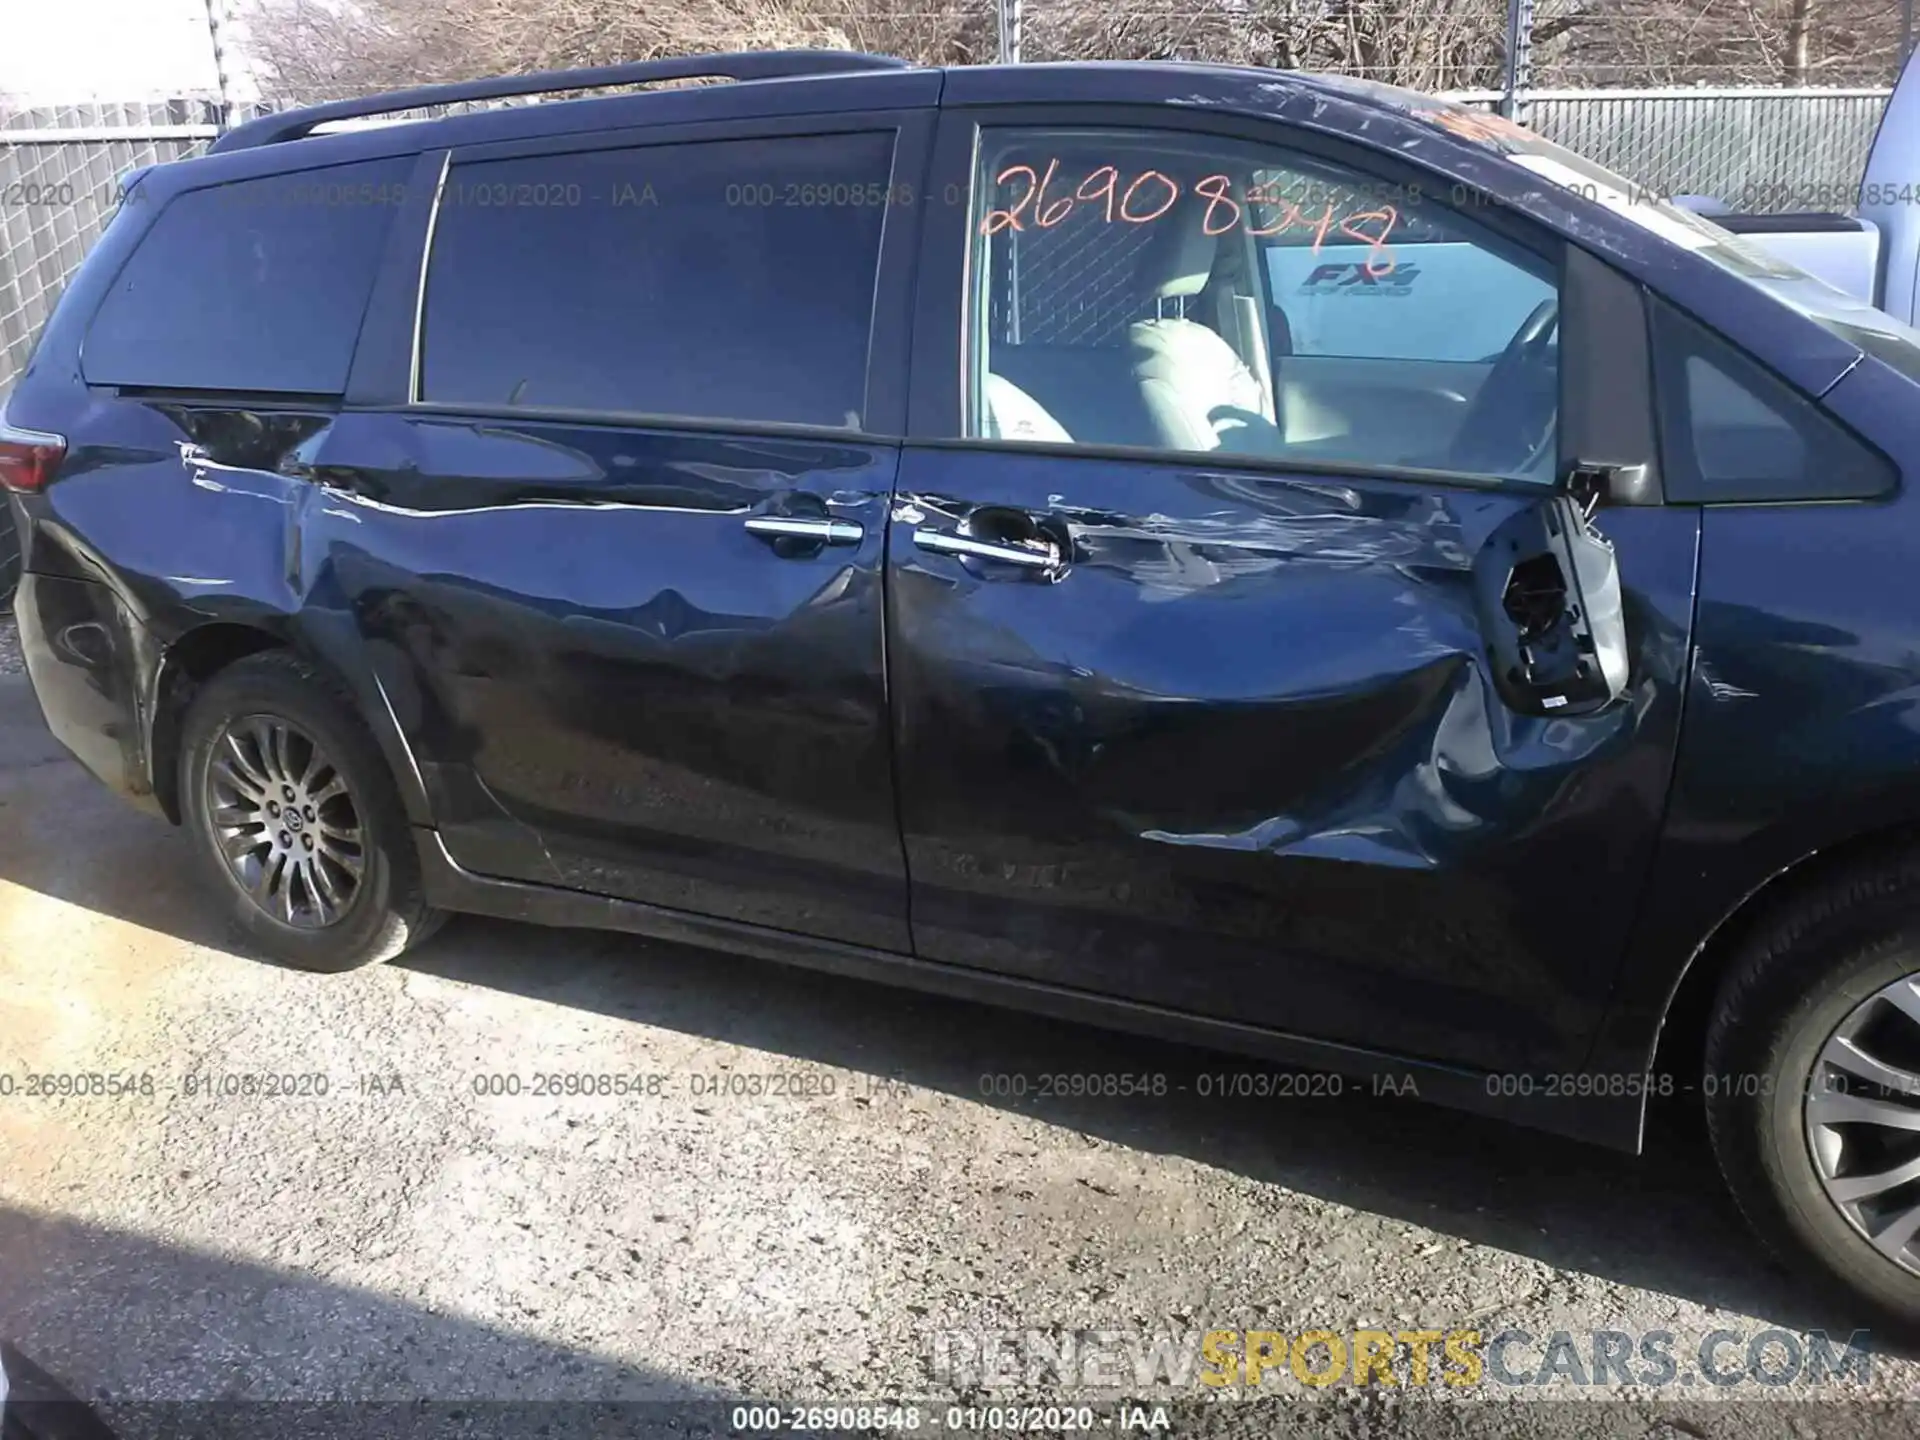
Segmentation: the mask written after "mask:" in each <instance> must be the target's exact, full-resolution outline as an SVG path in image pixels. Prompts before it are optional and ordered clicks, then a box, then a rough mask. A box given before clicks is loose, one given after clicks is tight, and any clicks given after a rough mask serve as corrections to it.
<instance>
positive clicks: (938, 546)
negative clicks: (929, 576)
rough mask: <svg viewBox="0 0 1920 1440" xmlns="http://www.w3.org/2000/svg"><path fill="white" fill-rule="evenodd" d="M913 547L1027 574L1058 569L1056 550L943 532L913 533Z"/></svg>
mask: <svg viewBox="0 0 1920 1440" xmlns="http://www.w3.org/2000/svg"><path fill="white" fill-rule="evenodd" d="M913 543H914V544H916V545H918V546H919V547H920V548H921V549H922V550H931V551H933V552H934V553H935V554H936V555H959V556H963V557H965V558H967V559H971V560H997V561H999V562H1000V563H1001V564H1002V565H1019V566H1022V567H1024V568H1026V569H1028V570H1054V569H1058V568H1059V565H1060V551H1059V548H1058V547H1057V546H1054V545H1047V546H1046V547H1045V548H1042V547H1041V546H1039V545H1018V544H1014V543H1012V542H1001V541H997V540H975V539H974V538H973V537H972V536H970V535H955V534H952V533H950V532H949V531H946V530H916V531H914V532H913Z"/></svg>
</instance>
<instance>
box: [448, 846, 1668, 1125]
mask: <svg viewBox="0 0 1920 1440" xmlns="http://www.w3.org/2000/svg"><path fill="white" fill-rule="evenodd" d="M413 833H414V841H415V849H416V850H417V852H418V854H419V857H420V873H421V880H422V884H423V887H424V889H425V892H426V899H427V902H428V903H429V904H431V905H434V906H437V907H439V908H441V909H445V910H453V911H458V912H460V913H463V914H471V915H488V916H492V917H494V918H496V919H501V920H517V921H520V922H521V923H523V924H530V925H550V926H555V927H559V928H578V929H591V930H618V931H622V932H625V933H627V934H630V935H643V936H646V937H647V938H649V939H654V940H668V941H674V942H678V943H680V944H686V945H693V946H698V947H700V948H703V949H712V950H724V951H728V952H731V953H733V954H736V955H748V956H752V957H754V958H755V959H760V960H771V961H773V962H775V963H776V964H781V965H794V966H799V967H801V968H803V969H808V970H818V971H823V972H826V973H828V974H833V975H843V976H846V977H848V978H851V979H857V980H872V981H877V982H878V983H880V984H883V985H894V986H900V987H904V988H906V989H912V990H921V991H926V992H929V993H931V994H936V995H946V996H950V997H952V998H953V999H957V1000H970V1001H974V1002H976V1003H979V1004H984V1005H997V1006H1000V1007H1002V1008H1005V1009H1012V1010H1020V1011H1024V1012H1026V1013H1028V1014H1036V1015H1047V1016H1051V1017H1053V1018H1055V1019H1060V1020H1069V1021H1074V1022H1077V1023H1080V1024H1087V1025H1093V1026H1097V1027H1099V1028H1102V1029H1108V1030H1125V1031H1131V1032H1133V1033H1135V1034H1141V1035H1150V1036H1154V1037H1155V1038H1158V1039H1162V1040H1170V1041H1174V1042H1176V1043H1179V1044H1186V1045H1193V1046H1196V1047H1200V1048H1203V1049H1213V1050H1224V1051H1230V1052H1233V1053H1236V1054H1242V1055H1249V1056H1257V1057H1259V1058H1261V1059H1265V1060H1271V1061H1273V1062H1275V1063H1276V1064H1280V1065H1285V1066H1294V1067H1298V1068H1300V1069H1305V1070H1325V1071H1332V1072H1335V1073H1338V1074H1341V1075H1345V1076H1351V1077H1354V1078H1358V1079H1364V1080H1367V1081H1369V1083H1372V1079H1373V1077H1374V1076H1380V1077H1382V1088H1383V1092H1384V1091H1385V1090H1386V1089H1388V1088H1389V1087H1388V1085H1387V1080H1388V1078H1389V1077H1390V1079H1391V1082H1392V1086H1393V1087H1401V1093H1412V1094H1417V1095H1418V1097H1419V1098H1420V1099H1421V1100H1423V1101H1426V1102H1429V1103H1432V1104H1435V1105H1440V1106H1444V1107H1446V1108H1448V1109H1454V1110H1465V1111H1470V1112H1472V1113H1474V1114H1477V1115H1486V1116H1490V1117H1492V1118H1494V1119H1497V1120H1505V1121H1509V1122H1511V1123H1513V1124H1517V1125H1525V1126H1528V1127H1530V1128H1532V1129H1537V1130H1546V1131H1550V1132H1552V1133H1554V1134H1557V1135H1564V1136H1567V1137H1569V1138H1571V1139H1575V1140H1583V1141H1587V1142H1589V1143H1592V1144H1596V1145H1603V1146H1606V1147H1608V1148H1610V1149H1615V1150H1624V1151H1628V1152H1637V1151H1638V1150H1639V1148H1640V1129H1641V1112H1642V1102H1641V1101H1640V1100H1639V1099H1637V1098H1634V1097H1626V1096H1622V1097H1611V1096H1582V1097H1566V1096H1554V1097H1548V1096H1546V1095H1544V1094H1538V1093H1536V1094H1532V1095H1494V1094H1489V1093H1488V1091H1489V1088H1490V1085H1489V1081H1490V1080H1491V1078H1492V1077H1491V1076H1490V1075H1489V1074H1488V1073H1487V1072H1486V1071H1482V1070H1474V1069H1469V1068H1464V1067H1461V1066H1455V1065H1444V1064H1440V1063H1437V1062H1435V1061H1432V1060H1415V1059H1408V1058H1406V1057H1403V1056H1398V1055H1390V1054H1386V1053H1384V1052H1381V1051H1377V1050H1368V1049H1366V1048H1364V1047H1362V1046H1357V1045H1348V1044H1344V1043H1342V1042H1339V1041H1331V1040H1314V1039H1309V1038H1308V1037H1306V1036H1302V1035H1293V1034H1289V1033H1288V1032H1286V1031H1283V1030H1269V1029H1267V1028H1265V1027H1263V1026H1258V1025H1246V1024H1242V1023H1240V1022H1238V1021H1234V1020H1220V1019H1215V1018H1213V1017H1211V1016H1206V1015H1195V1014H1193V1013H1192V1012H1190V1011H1185V1010H1171V1009H1167V1008H1165V1007H1163V1006H1159V1005H1153V1004H1149V1003H1147V1002H1145V1001H1141V1000H1127V999H1121V998H1118V997H1114V996H1108V995H1096V994H1094V993H1092V992H1091V991H1086V990H1076V989H1072V988H1069V987H1067V986H1064V985H1050V984H1048V983H1046V982H1045V981H1041V980H1029V979H1025V978H1023V977H1020V976H1014V975H1000V974H995V973H992V972H990V971H985V970H974V969H969V968H967V967H965V966H960V965H949V964H946V963H944V962H941V961H937V960H921V959H918V958H915V957H914V956H911V955H902V954H898V953H896V952H894V951H891V950H874V949H869V948H868V947H866V946H862V945H851V944H848V943H846V942H844V941H839V940H827V939H822V938H820V937H818V936H813V935H801V934H798V933H796V932H794V931H790V930H780V929H775V928H773V927H772V926H767V925H753V924H749V923H747V922H745V921H740V920H723V919H719V918H717V917H715V916H711V915H701V914H696V913H694V912H692V911H688V910H674V909H669V908H668V907H666V906H663V905H650V904H647V903H646V902H644V901H639V900H621V899H616V898H614V897H612V896H608V895H594V894H590V893H588V892H586V891H582V890H566V889H562V888H560V887H559V886H554V885H538V884H533V883H530V882H527V881H523V880H502V879H496V878H494V877H492V876H486V875H478V874H475V873H474V872H473V871H471V870H468V869H465V868H464V867H462V866H461V865H460V863H459V862H458V861H457V860H455V859H454V858H453V856H452V855H451V854H449V853H448V851H447V848H446V844H445V842H444V841H443V840H442V839H441V837H440V832H439V831H438V830H435V829H431V828H428V827H426V826H415V827H414V831H413ZM1407 1079H1411V1080H1412V1081H1413V1083H1414V1087H1415V1088H1414V1090H1413V1091H1412V1092H1407V1091H1405V1090H1404V1082H1405V1081H1406V1080H1407Z"/></svg>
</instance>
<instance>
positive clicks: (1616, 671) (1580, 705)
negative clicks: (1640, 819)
mask: <svg viewBox="0 0 1920 1440" xmlns="http://www.w3.org/2000/svg"><path fill="white" fill-rule="evenodd" d="M1596 498H1597V497H1596ZM1591 514H1592V505H1591V504H1590V503H1589V502H1586V501H1583V500H1580V499H1576V498H1575V496H1574V494H1572V493H1563V494H1557V495H1554V496H1552V497H1550V498H1548V499H1545V500H1542V501H1541V502H1540V503H1539V504H1537V505H1534V506H1532V507H1530V508H1528V509H1526V510H1522V511H1520V512H1519V513H1518V514H1516V515H1512V516H1509V517H1508V518H1507V519H1506V520H1505V521H1504V522H1502V523H1501V524H1500V525H1499V526H1498V527H1497V528H1496V529H1495V530H1494V532H1493V534H1492V535H1490V536H1488V538H1487V543H1486V544H1485V546H1483V547H1482V549H1481V551H1480V553H1479V555H1477V556H1476V557H1474V562H1473V590H1474V608H1475V610H1476V611H1477V613H1478V615H1479V620H1480V630H1481V634H1482V635H1484V636H1485V637H1486V646H1487V662H1488V664H1489V665H1490V666H1491V667H1492V675H1493V682H1494V686H1495V688H1496V689H1497V690H1498V691H1499V692H1500V696H1501V698H1502V699H1503V700H1505V701H1506V703H1507V704H1508V705H1509V706H1510V707H1511V708H1512V709H1514V710H1516V711H1518V712H1520V713H1521V714H1523V715H1591V714H1593V713H1594V712H1596V711H1598V710H1603V709H1605V708H1606V707H1607V706H1608V705H1611V704H1612V703H1613V702H1614V701H1615V700H1617V699H1619V698H1620V696H1621V695H1623V694H1624V693H1625V692H1626V688H1627V681H1628V678H1629V670H1630V666H1629V657H1628V651H1627V627H1626V616H1625V609H1624V606H1623V605H1622V602H1621V596H1620V568H1619V563H1618V561H1617V559H1616V557H1615V555H1614V551H1613V545H1612V544H1611V543H1610V542H1609V541H1608V540H1606V539H1605V538H1604V537H1603V536H1601V535H1600V534H1599V532H1598V531H1596V530H1595V529H1594V528H1593V525H1592V521H1591V519H1590V516H1591Z"/></svg>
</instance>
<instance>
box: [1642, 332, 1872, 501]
mask: <svg viewBox="0 0 1920 1440" xmlns="http://www.w3.org/2000/svg"><path fill="white" fill-rule="evenodd" d="M1653 335H1654V368H1655V374H1656V378H1657V382H1658V385H1659V390H1660V432H1661V449H1662V455H1661V464H1662V468H1663V469H1664V470H1665V472H1666V488H1667V495H1668V498H1670V499H1674V500H1697V501H1716V500H1719V501H1729V500H1751V501H1767V500H1837V499H1848V498H1864V497H1867V496H1873V495H1881V494H1885V493H1886V492H1887V491H1889V490H1891V489H1892V488H1893V485H1894V481H1895V475H1894V471H1893V467H1892V466H1891V464H1890V463H1889V462H1888V461H1887V460H1886V459H1885V458H1884V457H1883V456H1881V455H1880V454H1879V453H1878V452H1876V451H1874V450H1872V449H1870V448H1869V447H1868V446H1867V445H1866V444H1865V443H1864V442H1863V441H1861V440H1858V439H1856V438H1855V437H1854V435H1853V434H1852V432H1850V431H1848V430H1847V429H1845V428H1844V427H1843V426H1841V424H1840V423H1839V422H1838V421H1836V420H1834V419H1833V418H1832V417H1831V416H1829V415H1827V414H1826V413H1825V412H1823V411H1822V410H1821V409H1820V408H1819V407H1818V405H1816V404H1815V403H1814V402H1813V401H1811V400H1809V399H1807V398H1806V397H1805V396H1803V395H1801V394H1800V393H1799V392H1798V391H1796V390H1794V389H1793V388H1792V387H1791V386H1789V385H1787V384H1786V383H1785V382H1784V381H1782V380H1780V379H1778V378H1777V377H1775V376H1774V375H1772V374H1769V373H1768V372H1767V371H1766V370H1765V369H1763V368H1762V367H1761V366H1759V365H1758V364H1756V363H1755V362H1754V361H1752V360H1750V359H1749V358H1747V356H1745V355H1744V354H1742V353H1741V352H1740V351H1738V350H1736V349H1735V348H1734V347H1733V346H1731V345H1729V344H1727V343H1726V342H1725V341H1724V340H1722V339H1720V338H1719V337H1718V336H1717V335H1715V334H1713V333H1712V332H1711V331H1710V330H1708V329H1707V328H1706V327H1705V326H1703V325H1700V324H1699V323H1698V322H1696V321H1694V320H1692V319H1690V318H1688V317H1687V316H1685V315H1682V314H1681V313H1680V312H1679V311H1677V310H1675V309H1674V308H1673V307H1672V306H1670V305H1667V304H1665V303H1661V302H1656V303H1655V306H1654V311H1653Z"/></svg>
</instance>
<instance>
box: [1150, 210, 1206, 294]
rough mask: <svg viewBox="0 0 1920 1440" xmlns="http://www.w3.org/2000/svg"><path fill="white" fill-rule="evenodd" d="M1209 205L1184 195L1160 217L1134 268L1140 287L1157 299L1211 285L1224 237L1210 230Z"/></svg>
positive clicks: (1197, 291) (1199, 290) (1154, 222)
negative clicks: (1196, 202) (1208, 224)
mask: <svg viewBox="0 0 1920 1440" xmlns="http://www.w3.org/2000/svg"><path fill="white" fill-rule="evenodd" d="M1206 217H1207V207H1206V206H1204V205H1196V204H1194V203H1193V201H1192V200H1191V199H1190V198H1185V197H1183V198H1182V199H1181V200H1180V201H1179V202H1178V203H1177V204H1176V205H1174V207H1173V208H1172V209H1171V210H1169V211H1167V213H1166V214H1164V215H1162V216H1161V217H1160V218H1159V219H1158V220H1153V221H1149V222H1148V223H1149V224H1150V225H1152V227H1153V235H1152V237H1151V238H1150V239H1149V240H1148V242H1147V244H1146V245H1145V246H1144V247H1142V249H1141V251H1140V258H1139V260H1138V261H1137V262H1135V264H1136V268H1135V271H1134V274H1135V277H1136V278H1137V280H1138V282H1139V287H1140V291H1141V293H1143V294H1146V295H1150V296H1152V297H1153V298H1154V299H1156V300H1174V299H1184V298H1185V297H1187V296H1189V295H1198V294H1199V293H1200V292H1201V291H1202V290H1204V289H1206V288H1207V279H1208V277H1209V276H1211V275H1212V274H1213V261H1214V257H1215V256H1216V255H1218V254H1219V252H1220V237H1219V236H1217V235H1209V234H1207V233H1206V228H1205V226H1206Z"/></svg>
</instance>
